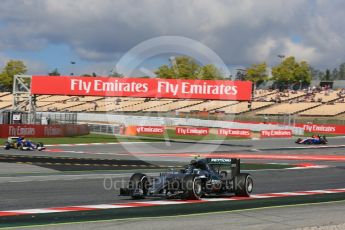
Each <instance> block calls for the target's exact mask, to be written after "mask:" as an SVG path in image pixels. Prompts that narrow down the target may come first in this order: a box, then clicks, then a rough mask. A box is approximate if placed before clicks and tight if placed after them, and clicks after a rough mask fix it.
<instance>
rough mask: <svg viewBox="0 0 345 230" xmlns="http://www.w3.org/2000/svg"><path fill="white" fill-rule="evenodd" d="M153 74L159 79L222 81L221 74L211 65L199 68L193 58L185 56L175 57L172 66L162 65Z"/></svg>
mask: <svg viewBox="0 0 345 230" xmlns="http://www.w3.org/2000/svg"><path fill="white" fill-rule="evenodd" d="M155 74H156V75H157V76H158V77H159V78H173V79H205V80H206V79H223V75H222V72H221V71H220V70H219V69H218V68H217V67H216V66H214V65H213V64H207V65H205V66H200V65H199V64H198V63H197V62H196V61H195V60H194V59H193V58H190V57H187V56H179V57H175V58H174V59H173V63H172V66H168V65H162V66H160V67H159V68H158V69H157V71H155Z"/></svg>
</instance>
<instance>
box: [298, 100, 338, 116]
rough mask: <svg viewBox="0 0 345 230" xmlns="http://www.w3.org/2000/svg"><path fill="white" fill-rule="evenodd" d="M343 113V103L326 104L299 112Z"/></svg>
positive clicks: (305, 114)
mask: <svg viewBox="0 0 345 230" xmlns="http://www.w3.org/2000/svg"><path fill="white" fill-rule="evenodd" d="M341 113H345V104H344V103H334V104H326V105H321V106H318V107H315V108H313V109H309V110H306V111H304V112H301V113H299V115H301V116H336V115H339V114H341Z"/></svg>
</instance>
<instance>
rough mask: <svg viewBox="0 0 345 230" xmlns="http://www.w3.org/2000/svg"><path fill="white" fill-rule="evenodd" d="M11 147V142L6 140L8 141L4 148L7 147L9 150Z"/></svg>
mask: <svg viewBox="0 0 345 230" xmlns="http://www.w3.org/2000/svg"><path fill="white" fill-rule="evenodd" d="M10 148H11V144H10V142H8V141H6V142H5V145H4V149H5V150H9V149H10Z"/></svg>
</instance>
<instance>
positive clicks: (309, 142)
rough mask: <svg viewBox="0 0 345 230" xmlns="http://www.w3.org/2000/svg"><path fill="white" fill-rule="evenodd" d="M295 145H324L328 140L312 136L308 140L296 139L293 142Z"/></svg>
mask: <svg viewBox="0 0 345 230" xmlns="http://www.w3.org/2000/svg"><path fill="white" fill-rule="evenodd" d="M295 143H296V144H307V145H326V144H327V143H328V140H327V138H326V137H325V136H323V137H321V136H312V137H308V138H304V139H302V138H298V139H297V140H296V141H295Z"/></svg>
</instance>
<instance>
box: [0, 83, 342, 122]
mask: <svg viewBox="0 0 345 230" xmlns="http://www.w3.org/2000/svg"><path fill="white" fill-rule="evenodd" d="M344 102H345V89H342V90H331V89H320V88H318V89H314V88H313V89H310V88H309V89H306V90H300V91H294V90H286V91H283V92H279V91H277V90H264V89H258V90H255V91H254V100H253V101H252V105H251V108H249V104H248V102H239V101H225V100H188V99H153V98H152V99H145V98H131V97H118V98H116V97H98V96H81V97H78V96H64V95H62V96H60V95H40V96H37V98H36V108H37V111H42V112H43V111H52V112H54V111H57V112H99V113H105V112H111V113H118V112H124V113H146V112H147V113H170V112H176V113H183V114H188V113H195V112H202V113H205V112H207V113H212V114H213V113H217V112H220V113H223V114H247V113H248V114H250V115H252V116H256V115H281V114H296V115H298V116H305V117H307V116H315V117H317V116H338V115H344V114H345V106H344V105H345V103H344ZM12 103H13V95H12V94H11V93H10V92H2V93H0V109H10V108H11V107H12Z"/></svg>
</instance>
